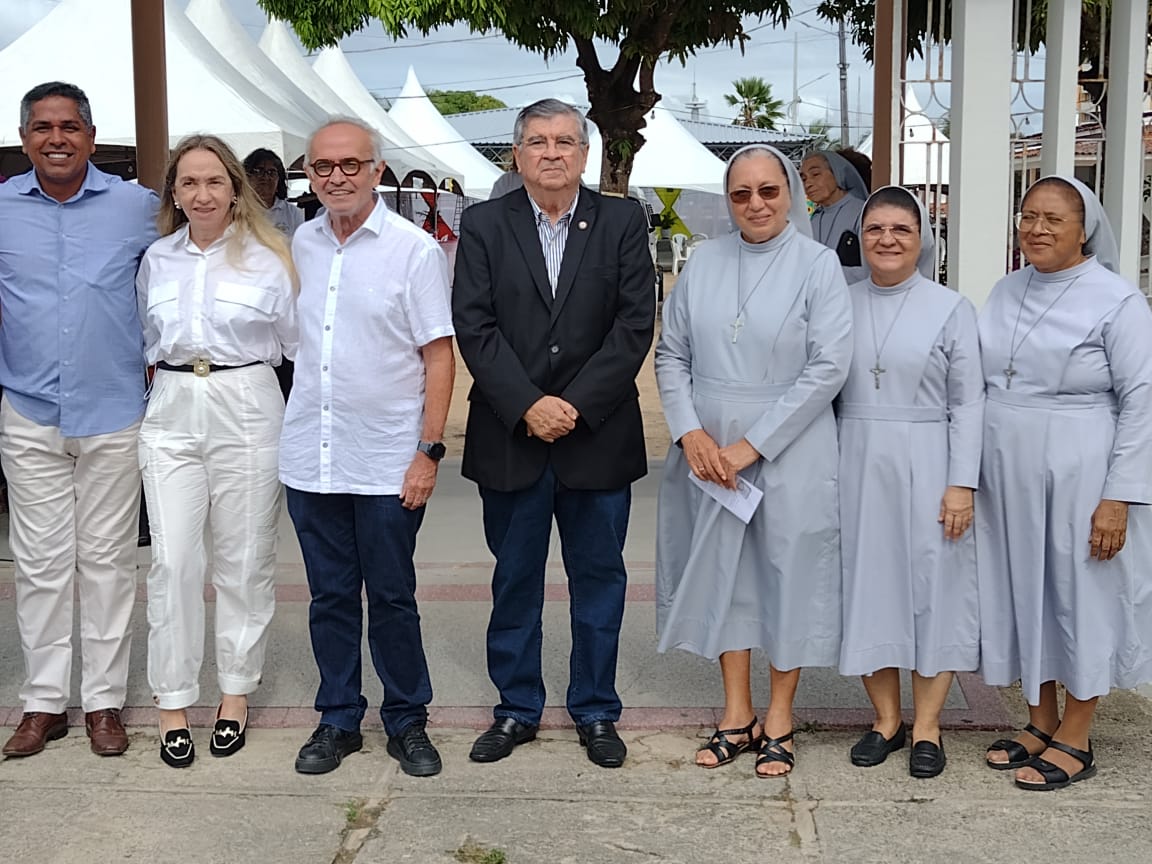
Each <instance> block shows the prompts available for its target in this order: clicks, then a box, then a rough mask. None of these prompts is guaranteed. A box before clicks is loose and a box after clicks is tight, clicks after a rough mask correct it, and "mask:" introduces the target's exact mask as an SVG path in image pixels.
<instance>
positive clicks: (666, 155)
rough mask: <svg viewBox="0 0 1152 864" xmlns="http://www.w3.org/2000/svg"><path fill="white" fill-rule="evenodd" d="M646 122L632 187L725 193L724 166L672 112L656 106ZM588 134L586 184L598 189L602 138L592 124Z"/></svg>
mask: <svg viewBox="0 0 1152 864" xmlns="http://www.w3.org/2000/svg"><path fill="white" fill-rule="evenodd" d="M646 119H647V125H646V126H645V127H644V128H643V129H641V130H640V134H641V135H643V136H644V146H643V147H641V148H640V149H639V150H638V151H637V153H636V158H635V161H634V162H633V164H632V177H631V179H630V180H629V181H628V182H629V184H630V185H632V186H640V187H645V188H651V187H659V186H667V187H671V188H673V189H695V190H697V191H699V192H712V193H715V194H723V192H724V163H723V162H722V161H721V160H720V159H718V158H716V156H715V155H713V153H712V151H710V150H709V149H708V148H707V147H705V146H704V145H703V144H701V143H700V142H699V141H698V140H697V139H696V136H694V135H693V134H692V133H691V132H689V131H688V130H686V129H685V128H684V127H683V126H681V125H680V121H679V120H677V119H676V117H675V116H674V115H673V114H672V112H671V111H669V110H668V109H667V108H662V107H661V106H659V105H657V106H656V107H655V108H654V109H653V110H652V111H650V112H649V113H648V116H647V118H646ZM589 132H590V138H591V140H590V142H589V145H588V165H587V166H586V167H585V169H584V182H585V183H586V184H587V185H589V186H599V185H600V163H601V157H602V151H603V146H604V145H603V143H602V142H603V139H602V138H601V137H600V130H598V129H596V128H595V125H594V124H593V123H592V122H591V121H589Z"/></svg>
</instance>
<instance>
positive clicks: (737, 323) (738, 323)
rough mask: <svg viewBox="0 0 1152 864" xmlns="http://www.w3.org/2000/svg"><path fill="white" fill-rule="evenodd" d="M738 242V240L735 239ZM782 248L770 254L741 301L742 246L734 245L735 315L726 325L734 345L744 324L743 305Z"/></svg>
mask: <svg viewBox="0 0 1152 864" xmlns="http://www.w3.org/2000/svg"><path fill="white" fill-rule="evenodd" d="M737 242H738V243H739V242H740V241H739V240H737ZM783 251H784V249H783V247H781V248H780V249H778V250H777V251H776V254H775V255H773V256H772V260H771V261H769V262H768V263H767V264H766V265H765V266H764V272H763V273H761V274H760V278H759V279H757V280H756V284H755V285H753V286H752V290H751V291H749V292H748V296H747V297H745V298H744V300H743V302H741V300H740V286H741V285H743V284H744V247H743V246H737V247H736V317H735V318H733V319H732V323H731V324H729V325H728V326H729V327H731V328H732V344H733V345H735V344H736V342H737V341H738V340H739V339H740V330H741V328H742V327H743V326H744V307H745V306H747V305H748V301H749V300H751V299H752V295H753V294H755V293H756V289H757V288H759V287H760V283H762V282H763V281H764V277H765V276H767V275H768V271H769V270H771V269H772V265H773V264H775V263H776V259H777V258H779V257H780V253H781V252H783Z"/></svg>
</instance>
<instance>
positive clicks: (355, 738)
mask: <svg viewBox="0 0 1152 864" xmlns="http://www.w3.org/2000/svg"><path fill="white" fill-rule="evenodd" d="M363 746H364V739H363V738H362V737H361V735H360V733H359V732H345V731H344V730H343V729H337V728H336V727H335V726H332V725H330V724H328V723H321V724H320V725H319V726H317V727H316V731H315V732H313V733H312V737H310V738H309V739H308V741H307V743H306V744H305V745H304V746H303V747H301V748H300V753H299V754H298V755H297V756H296V770H297V772H299V773H300V774H327V773H328V772H329V771H335V770H336V769H337V768H339V767H340V762H341V761H342V760H343V759H344V757H345V756H347V755H348V754H349V753H355V752H356V751H357V750H359V749H360V748H361V747H363Z"/></svg>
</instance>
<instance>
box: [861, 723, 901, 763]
mask: <svg viewBox="0 0 1152 864" xmlns="http://www.w3.org/2000/svg"><path fill="white" fill-rule="evenodd" d="M907 737H908V729H907V727H906V726H905V725H904V724H903V723H901V724H900V728H899V729H897V730H896V734H895V735H893V736H892V737H891V738H885V737H884V736H883V735H881V734H880V733H879V732H876V731H872V732H867V733H865V734H864V737H862V738H861V739H860V740H859V741H857V742H856V743H855V744H853V745H852V751H851V753H850V754H849V755H850V757H851V759H852V764H853V765H856V766H858V767H860V768H872V767H874V766H876V765H879V764H880V763H881V762H883V761H884V760H885V759H887V758H888V755H889V754H891V753H895V752H896V751H897V750H899V749H900V748H901V747H903V746H904V744H905V743H907Z"/></svg>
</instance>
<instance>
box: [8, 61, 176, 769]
mask: <svg viewBox="0 0 1152 864" xmlns="http://www.w3.org/2000/svg"><path fill="white" fill-rule="evenodd" d="M20 140H21V141H22V142H23V149H24V152H25V153H26V154H27V155H28V158H29V159H30V160H31V162H32V166H33V170H32V171H30V172H28V173H27V174H22V175H20V176H18V177H13V178H12V179H11V180H10V181H9V182H8V183H6V184H4V185H3V186H0V386H3V388H4V396H3V398H2V399H0V460H2V461H3V467H4V472H5V474H6V475H7V477H8V495H9V506H10V527H9V535H10V544H11V547H12V557H13V559H14V560H15V564H16V580H15V581H16V619H17V624H18V625H19V628H20V642H21V645H22V647H23V649H24V661H25V667H26V669H27V673H28V677H27V678H26V679H25V681H24V685H23V687H21V690H20V698H21V700H22V702H23V703H24V716H23V718H22V719H21V721H20V725H19V726H18V728H17V729H16V732H15V734H14V735H13V736H12V738H11V739H10V740H9V741H8V743H6V744H5V745H4V748H3V751H2V752H3V754H4V756H6V757H16V756H31V755H32V754H34V753H39V752H40V751H41V750H43V749H44V745H45V742H47V741H51V740H55V739H57V738H60V737H63V736H64V735H66V734H67V733H68V719H67V715H66V714H65V709H66V707H67V705H68V702H69V696H70V693H69V686H70V680H71V671H72V624H73V622H72V618H73V614H72V597H73V578H74V577H75V579H76V580H77V582H78V584H79V596H80V633H81V655H82V658H83V676H82V680H81V685H80V698H81V704H82V707H83V709H84V712H85V726H86V731H87V734H88V736H89V738H90V739H91V746H92V750H93V752H95V753H97V754H99V755H102V756H112V755H119V754H120V753H123V752H124V751H125V750H126V749H127V747H128V737H127V735H125V733H124V727H123V725H122V723H121V721H120V709H121V708H122V707H123V706H124V698H125V694H126V690H127V679H128V651H129V646H130V641H131V632H130V629H129V623H130V618H131V614H132V607H133V604H134V602H135V593H136V592H135V589H136V538H137V514H138V511H139V500H140V492H139V490H140V467H139V457H138V455H137V445H136V434H137V431H138V429H139V426H140V419H141V417H142V416H143V414H144V351H143V337H142V335H141V329H140V321H139V317H138V314H137V309H136V288H135V279H136V267H137V264H138V263H139V261H140V257H141V255H142V254H143V253H144V250H145V249H146V248H147V247H148V246H149V244H151V243H152V241H153V240H155V239H156V237H157V233H156V227H155V214H156V209H157V205H158V200H157V197H156V195H155V193H153V192H151V191H149V190H147V189H145V188H143V187H140V186H136V185H133V184H129V183H125V182H124V181H123V180H121V179H120V178H119V177H114V176H111V175H109V174H105V173H104V172H102V171H100V170H98V169H97V168H96V167H95V166H94V165H92V164H91V162H89V158H90V157H91V156H92V154H93V152H95V140H96V127H95V126H93V125H92V110H91V107H90V106H89V104H88V99H87V97H86V96H85V95H84V92H83V91H82V90H80V89H79V88H77V87H75V86H73V85H71V84H63V83H60V82H50V83H47V84H41V85H39V86H38V87H35V88H33V89H32V90H30V91H29V92H28V93H27V94H26V95H25V96H24V99H23V100H22V101H21V103H20Z"/></svg>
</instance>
